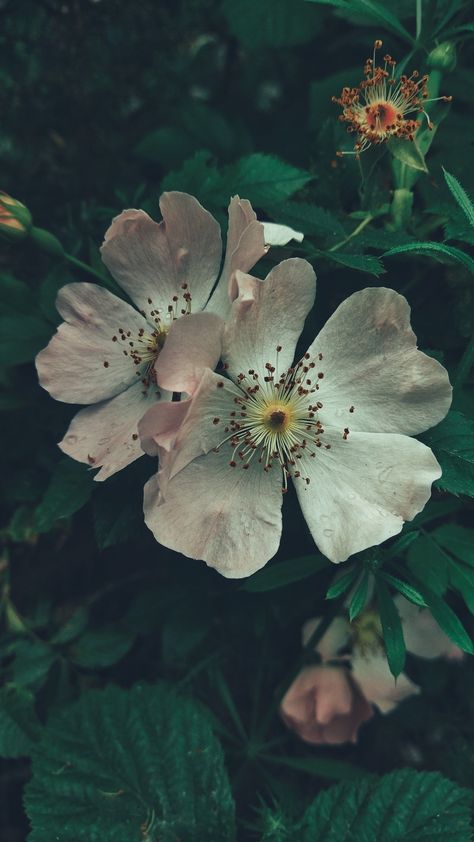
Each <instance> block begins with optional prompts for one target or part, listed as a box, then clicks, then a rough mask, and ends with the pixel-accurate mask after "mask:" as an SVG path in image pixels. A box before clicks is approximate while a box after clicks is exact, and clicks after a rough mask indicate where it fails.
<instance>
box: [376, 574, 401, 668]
mask: <svg viewBox="0 0 474 842" xmlns="http://www.w3.org/2000/svg"><path fill="white" fill-rule="evenodd" d="M375 587H376V591H377V604H378V609H379V613H380V622H381V623H382V631H383V639H384V644H385V651H386V654H387V661H388V665H389V667H390V672H391V673H392V675H393V676H394V678H397V676H399V675H400V673H401V671H402V670H403V667H404V666H405V655H406V649H405V640H404V637H403V629H402V623H401V620H400V615H399V613H398V611H397V608H396V605H395V603H394V601H393V599H392V596H391V594H390V591H389V590H388V588H387V586H386V584H385V582H383V581H382V579H380V578H378V577H377V578H376V580H375Z"/></svg>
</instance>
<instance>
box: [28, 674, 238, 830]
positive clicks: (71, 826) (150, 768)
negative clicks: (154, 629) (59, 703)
mask: <svg viewBox="0 0 474 842" xmlns="http://www.w3.org/2000/svg"><path fill="white" fill-rule="evenodd" d="M25 806H26V810H27V813H28V816H29V818H30V821H31V826H32V830H31V833H30V836H29V837H28V839H29V842H51V840H52V839H57V840H64V842H99V840H100V842H144V840H149V842H151V841H152V840H160V842H176V840H177V839H181V840H183V842H202V840H204V839H205V840H206V842H232V840H234V837H235V824H234V803H233V799H232V794H231V791H230V786H229V781H228V778H227V774H226V770H225V767H224V759H223V753H222V749H221V747H220V745H219V743H218V741H217V739H216V738H215V736H214V735H213V733H212V728H211V718H210V716H209V715H208V714H207V712H206V711H205V710H204V709H203V708H202V707H201V706H200V705H199V704H198V703H196V702H194V701H193V700H191V699H188V698H185V697H182V696H179V695H178V694H177V693H176V692H175V691H174V690H173V689H172V688H169V687H168V686H166V685H163V684H158V685H155V686H150V685H135V686H134V687H132V688H131V689H130V690H123V689H121V688H119V687H114V686H112V685H109V686H108V687H107V688H106V689H105V690H104V691H92V692H89V693H85V694H84V695H83V696H82V697H81V699H80V700H79V701H78V702H77V703H76V704H75V705H73V706H72V707H70V708H69V709H66V710H64V711H62V712H61V713H59V714H58V715H55V716H53V717H51V719H50V721H49V723H48V727H47V728H46V729H45V734H44V737H43V739H42V740H41V742H40V744H39V745H38V747H37V749H36V750H35V752H34V755H33V776H32V780H31V782H30V783H29V784H28V785H27V788H26V795H25Z"/></svg>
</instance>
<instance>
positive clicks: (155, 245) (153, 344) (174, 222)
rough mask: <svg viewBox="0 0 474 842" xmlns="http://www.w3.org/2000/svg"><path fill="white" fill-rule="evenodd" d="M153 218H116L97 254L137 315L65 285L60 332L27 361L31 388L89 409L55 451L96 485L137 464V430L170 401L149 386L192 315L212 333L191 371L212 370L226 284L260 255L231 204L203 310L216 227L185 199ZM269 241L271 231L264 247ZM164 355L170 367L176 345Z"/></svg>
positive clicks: (252, 229)
mask: <svg viewBox="0 0 474 842" xmlns="http://www.w3.org/2000/svg"><path fill="white" fill-rule="evenodd" d="M160 208H161V212H162V216H163V221H162V222H160V223H157V222H154V221H153V220H152V219H151V218H150V217H149V216H148V214H147V213H145V212H144V211H142V210H126V211H123V212H122V213H121V214H120V215H119V216H117V217H116V218H115V219H114V221H113V222H112V225H111V226H110V228H109V229H108V231H107V233H106V235H105V241H104V244H103V246H102V259H103V261H104V263H105V264H106V266H107V267H108V268H109V269H110V272H111V273H112V275H113V276H114V278H115V279H116V281H117V282H118V284H119V285H120V286H121V288H122V289H123V290H124V292H125V293H126V294H127V295H128V296H129V297H130V299H131V301H132V302H133V304H134V305H135V307H136V308H137V309H135V308H134V307H132V306H131V305H130V304H128V303H126V302H125V301H123V300H122V299H121V298H118V297H117V296H115V295H113V294H112V293H111V292H109V291H108V290H107V289H104V288H103V287H101V286H98V285H97V284H91V283H72V284H68V285H67V286H65V287H63V288H62V289H61V290H60V292H59V295H58V298H57V308H58V310H59V312H60V314H61V316H63V318H64V322H63V323H62V324H61V325H60V326H59V328H58V331H57V333H56V335H55V336H54V337H53V338H52V340H51V341H50V343H49V345H48V347H47V348H46V349H45V350H43V351H41V353H40V354H39V355H38V357H37V359H36V365H37V369H38V374H39V379H40V383H41V385H42V386H43V387H44V388H45V389H47V390H48V392H49V393H50V394H51V395H52V397H54V398H56V399H57V400H60V401H64V402H66V403H77V404H91V405H92V406H90V407H88V408H86V409H82V410H81V411H80V412H79V413H78V414H77V415H76V416H75V417H74V419H73V420H72V422H71V425H70V427H69V429H68V431H67V433H66V435H65V436H64V438H63V440H62V441H61V442H60V443H59V447H60V448H61V450H63V452H64V453H67V454H68V455H69V456H72V458H73V459H77V460H78V461H80V462H85V463H87V464H89V465H91V466H92V467H95V468H98V467H101V470H100V471H99V472H98V473H97V474H96V476H95V479H96V480H104V479H107V477H109V476H111V475H112V474H114V473H115V472H116V471H119V470H121V469H122V468H124V467H125V466H126V465H128V464H129V463H131V462H133V461H134V460H135V459H137V458H138V457H139V456H142V455H143V451H142V449H141V447H140V441H139V438H138V433H137V423H138V420H139V419H140V418H141V416H142V415H143V414H144V412H145V411H146V409H147V408H148V407H149V406H150V405H151V404H153V403H155V402H156V401H159V400H167V399H168V400H169V399H170V398H171V393H170V392H166V391H163V390H162V389H160V388H159V386H158V382H159V379H160V378H159V371H160V361H161V352H162V350H163V347H164V345H165V343H166V342H168V341H171V338H172V337H173V329H174V326H175V324H176V320H179V319H180V318H181V316H185V315H188V314H189V313H191V312H193V313H196V311H200V310H203V308H204V307H206V306H208V310H210V311H211V312H208V313H206V314H203V313H200V314H199V315H200V321H199V330H200V333H204V334H205V333H212V335H213V336H214V337H215V341H214V345H213V346H212V347H211V345H210V344H209V343H206V345H205V347H204V349H203V348H202V344H200V342H199V336H198V337H197V338H196V344H195V347H194V348H193V350H192V361H193V363H194V366H195V369H196V370H198V366H199V364H205V365H208V366H210V367H211V368H213V367H214V365H215V363H216V361H217V359H218V358H219V354H220V344H219V336H218V333H219V330H218V323H219V324H220V320H219V318H218V316H217V314H219V315H225V314H226V312H227V310H228V308H229V307H230V303H231V299H230V297H229V294H232V290H231V288H230V284H231V279H232V275H233V273H234V272H235V270H236V269H241V270H244V271H248V270H249V269H250V268H251V267H252V266H253V265H254V264H255V263H256V262H257V260H259V259H260V258H261V257H262V256H263V255H264V254H265V253H266V251H267V250H268V247H269V246H268V244H266V242H265V241H266V239H267V238H266V236H265V233H264V226H263V224H262V223H260V222H258V221H257V218H256V215H255V213H254V212H253V210H252V206H251V205H250V202H248V201H247V200H245V199H239V197H238V196H235V197H234V198H233V199H231V202H230V205H229V229H228V235H227V251H226V256H225V261H224V266H223V269H222V272H221V274H220V278H219V282H218V284H217V286H216V289H215V291H214V293H213V295H212V298H211V301H209V303H208V300H209V296H210V295H211V292H212V289H213V287H214V284H215V281H216V278H217V276H218V273H219V268H220V263H221V253H222V246H221V234H220V227H219V225H218V223H217V222H216V220H215V219H214V218H213V217H212V216H211V214H210V213H208V211H206V210H205V209H204V208H203V207H202V206H201V205H200V203H199V202H198V201H197V200H196V199H195V198H194V197H193V196H189V195H187V194H186V193H178V192H171V193H164V194H163V195H162V197H161V199H160ZM277 229H278V230H277V234H278V235H279V236H280V238H283V239H285V237H284V236H283V235H282V231H281V230H280V228H279V227H278V226H277ZM284 233H286V237H287V239H286V242H288V239H290V238H292V237H298V236H299V235H298V232H294V231H292V229H286V232H284ZM274 234H275V232H274V231H272V230H271V229H270V234H269V237H268V239H271V237H272V236H273V235H274ZM168 337H169V339H168ZM172 347H173V359H174V363H175V364H176V365H178V366H179V365H180V362H181V363H182V354H181V349H180V347H179V343H176V342H172ZM200 348H201V351H202V352H203V353H201V355H200V350H199V349H200Z"/></svg>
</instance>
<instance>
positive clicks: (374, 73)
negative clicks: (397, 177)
mask: <svg viewBox="0 0 474 842" xmlns="http://www.w3.org/2000/svg"><path fill="white" fill-rule="evenodd" d="M381 46H382V41H379V40H377V41H375V44H374V53H373V57H372V58H368V59H367V61H366V63H365V67H364V75H365V79H364V80H363V81H362V82H361V83H360V84H359V85H358V86H357V87H355V88H347V87H346V88H343V89H342V92H341V95H340V96H339V97H333V98H332V100H333V102H336V103H337V104H338V105H341V106H342V109H343V110H342V114H341V116H340V117H339V119H340V120H341V121H342V122H345V123H348V127H347V131H348V132H353V133H355V134H356V135H357V141H356V144H355V147H354V151H353V152H338V153H337V154H338V155H354V154H355V155H359V154H360V153H361V152H365V150H366V149H368V148H369V146H371V145H372V144H379V143H384V141H386V140H389V138H391V137H398V138H401V139H402V140H409V141H413V140H414V137H415V132H416V131H417V129H418V128H419V127H420V125H421V123H420V120H419V119H418V116H419V115H424V116H425V117H426V120H427V122H428V128H429V129H432V128H433V124H432V123H431V121H430V118H429V116H428V114H427V113H426V110H425V105H426V104H427V103H428V102H436V100H442V101H443V102H451V100H452V97H451V96H442V97H435V98H433V99H428V88H427V85H428V79H429V77H428V76H426V75H425V76H421V77H420V74H419V72H418V70H414V71H413V73H412V74H411V76H405V75H403V76H400V78H399V79H397V78H396V77H395V67H396V64H397V63H396V61H395V59H393V58H392V56H390V55H385V56H384V58H383V61H384V66H383V67H377V66H376V64H375V54H376V51H377V50H379V49H380V47H381Z"/></svg>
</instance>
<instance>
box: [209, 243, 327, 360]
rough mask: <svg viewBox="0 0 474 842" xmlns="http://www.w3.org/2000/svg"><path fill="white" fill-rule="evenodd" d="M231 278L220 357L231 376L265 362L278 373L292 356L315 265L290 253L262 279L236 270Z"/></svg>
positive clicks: (311, 291) (311, 290)
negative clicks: (234, 290)
mask: <svg viewBox="0 0 474 842" xmlns="http://www.w3.org/2000/svg"><path fill="white" fill-rule="evenodd" d="M235 279H236V283H237V285H238V288H239V295H238V297H237V298H236V300H235V301H234V303H233V305H232V310H231V314H230V316H229V322H228V326H227V329H226V331H225V333H224V340H223V355H222V356H223V360H224V362H225V363H226V364H227V365H228V367H229V372H230V374H231V375H232V376H234V377H236V376H238V374H240V373H241V372H242V373H244V374H247V372H248V370H249V369H255V370H257V371H259V372H260V373H261V374H266V373H267V372H266V371H265V364H266V363H270V365H273V366H275V367H277V368H278V372H279V373H282V372H283V371H285V369H287V368H288V367H289V366H290V365H291V363H292V362H293V358H294V354H295V347H296V343H297V341H298V338H299V336H300V333H301V331H302V329H303V325H304V322H305V319H306V316H307V315H308V312H309V310H310V309H311V307H312V306H313V303H314V297H315V291H316V276H315V274H314V271H313V269H312V267H311V266H310V264H309V263H308V262H307V261H306V260H301V259H300V258H298V257H294V258H290V259H289V260H283V261H282V262H281V263H279V264H278V266H275V268H274V269H272V270H271V272H270V273H269V274H268V275H267V278H266V279H265V281H260V280H258V279H257V278H252V277H251V276H250V275H243V274H242V273H240V272H237V273H236V275H235ZM277 347H278V348H280V349H281V350H279V351H278V352H277ZM277 356H278V360H277Z"/></svg>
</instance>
